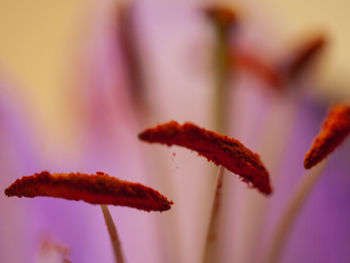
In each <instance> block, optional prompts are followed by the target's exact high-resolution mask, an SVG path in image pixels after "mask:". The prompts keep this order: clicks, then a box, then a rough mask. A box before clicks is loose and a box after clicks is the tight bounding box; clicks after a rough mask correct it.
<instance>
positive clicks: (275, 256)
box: [263, 161, 327, 263]
mask: <svg viewBox="0 0 350 263" xmlns="http://www.w3.org/2000/svg"><path fill="white" fill-rule="evenodd" d="M326 163H327V161H323V162H322V163H321V164H319V165H317V166H316V167H315V168H313V169H312V170H311V171H310V172H309V173H307V174H306V175H304V177H303V179H302V181H301V182H300V184H299V186H298V187H297V190H296V192H295V193H294V195H293V196H292V197H291V199H290V201H289V203H288V205H287V207H286V209H285V210H284V212H283V213H282V217H281V218H280V220H279V222H278V223H277V227H276V231H275V234H274V236H273V237H272V239H271V243H270V245H269V246H268V251H267V255H266V258H265V260H264V261H263V262H264V263H277V262H278V261H279V259H280V255H281V252H282V250H283V248H284V246H285V244H286V241H287V238H288V234H289V233H290V231H291V230H292V227H293V224H294V222H295V220H296V218H297V216H298V215H299V213H300V211H301V209H302V207H303V205H304V204H305V201H306V199H307V198H308V196H309V195H310V193H311V192H312V189H313V187H314V185H315V184H316V182H317V180H318V178H320V175H321V174H322V171H323V169H324V167H325V166H326Z"/></svg>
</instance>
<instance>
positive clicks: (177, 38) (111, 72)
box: [0, 0, 350, 263]
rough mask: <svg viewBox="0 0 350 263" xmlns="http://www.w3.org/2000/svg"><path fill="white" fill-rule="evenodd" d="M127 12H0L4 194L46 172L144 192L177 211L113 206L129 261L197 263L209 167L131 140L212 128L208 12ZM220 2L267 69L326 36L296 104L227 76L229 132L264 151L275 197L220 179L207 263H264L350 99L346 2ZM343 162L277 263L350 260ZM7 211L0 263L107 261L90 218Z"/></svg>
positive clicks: (69, 4)
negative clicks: (156, 129)
mask: <svg viewBox="0 0 350 263" xmlns="http://www.w3.org/2000/svg"><path fill="white" fill-rule="evenodd" d="M127 3H130V2H126V1H123V2H121V1H112V0H101V1H95V0H76V1H67V0H61V1H43V0H32V1H20V0H16V1H14V0H0V146H1V147H0V189H2V190H4V189H5V188H6V187H7V186H8V185H10V184H11V183H12V182H13V181H14V180H15V179H17V178H19V177H22V176H24V175H30V174H33V173H35V172H39V171H42V170H49V171H51V172H70V171H80V172H86V173H94V172H96V171H104V172H106V173H109V174H110V175H112V176H115V177H118V178H121V179H126V180H129V181H136V182H141V183H144V184H146V185H149V186H151V187H153V188H156V189H157V190H159V191H160V192H161V193H163V194H165V195H166V196H168V197H169V198H170V199H172V200H174V202H175V205H174V206H173V208H172V209H171V210H170V211H169V212H165V213H145V212H142V211H136V210H133V209H130V208H122V207H110V210H111V212H112V215H113V218H114V219H115V223H116V225H117V228H118V230H119V233H120V238H121V241H122V245H123V248H124V251H125V254H126V259H127V261H128V262H170V263H171V262H184V263H186V262H191V263H192V262H201V257H202V253H203V249H204V240H205V237H206V228H207V225H208V220H209V213H210V208H211V204H212V201H213V195H214V189H215V181H216V177H215V176H214V174H215V168H214V167H213V165H212V164H210V163H207V162H206V160H205V159H204V158H200V157H198V156H197V154H195V153H193V152H190V151H188V150H186V149H182V148H178V147H173V148H167V147H165V146H160V145H148V144H145V143H142V142H140V141H139V140H138V139H137V134H138V132H140V131H141V130H142V129H143V128H145V127H149V126H153V125H155V124H157V123H161V122H166V121H169V120H171V119H174V120H177V121H179V122H184V121H192V122H194V123H196V124H198V125H200V126H203V127H207V128H213V127H214V121H213V115H212V112H213V110H214V109H213V107H214V99H213V98H214V96H215V88H214V86H213V78H214V76H213V74H214V73H213V72H214V70H213V64H212V56H213V46H214V42H215V34H214V33H213V27H212V25H210V23H209V21H208V20H207V19H206V17H205V16H204V15H203V8H204V7H205V6H207V5H208V4H213V2H209V1H199V0H198V1H194V0H192V1H156V0H154V1H151V0H139V1H133V2H132V7H131V11H132V12H131V15H130V13H129V16H127V19H126V20H122V19H121V17H122V13H121V8H122V7H123V6H125V4H127ZM215 3H217V2H215ZM225 4H226V5H228V6H231V7H232V8H234V9H235V10H237V13H238V14H239V22H238V30H237V32H235V41H234V43H233V45H234V47H233V49H234V50H238V52H239V51H240V50H244V51H246V52H250V53H251V54H254V55H257V56H260V57H262V58H264V59H265V60H266V61H268V62H271V63H273V62H275V61H279V60H283V59H284V58H285V57H288V55H289V52H290V51H291V50H292V49H293V47H294V46H295V45H297V44H298V43H300V42H303V40H305V39H306V38H307V37H308V36H310V35H313V34H315V33H317V34H319V33H321V34H324V35H325V36H326V37H327V47H326V50H325V52H324V53H322V54H321V55H322V57H320V58H319V61H317V62H318V63H317V65H315V67H314V68H313V69H312V70H310V72H309V71H308V72H307V74H305V76H303V77H302V78H301V80H299V81H298V82H297V83H293V84H291V85H289V86H288V90H289V92H286V93H280V92H276V90H274V89H273V88H271V87H270V85H269V84H267V83H266V82H264V81H263V80H262V79H261V78H260V77H259V76H256V74H254V72H250V71H249V70H248V71H247V70H244V69H236V70H233V73H232V80H231V81H230V95H229V97H230V103H229V107H228V110H229V114H230V119H229V120H230V122H229V127H230V129H229V131H228V135H230V136H233V137H235V138H238V139H239V140H241V141H242V142H243V143H244V144H245V145H246V146H248V147H249V148H251V149H252V150H254V151H256V152H258V153H259V154H260V155H261V158H262V160H263V161H264V163H265V164H266V166H267V167H268V169H269V170H270V172H271V176H272V184H273V187H274V190H275V192H274V194H273V195H272V196H271V197H269V198H266V197H264V196H261V195H259V193H257V192H256V191H255V190H254V189H249V188H248V187H247V186H246V184H244V183H242V182H240V180H239V178H238V177H237V176H236V175H233V174H231V173H227V174H226V176H225V184H224V188H223V189H224V190H223V191H224V194H223V199H224V201H223V204H222V209H221V213H220V216H219V220H220V229H219V233H218V237H217V243H218V246H217V253H216V258H217V259H216V261H215V262H238V263H245V262H247V263H248V262H259V260H260V259H261V258H262V256H263V255H264V252H265V251H266V243H267V241H268V240H269V238H270V237H271V233H272V232H273V229H274V226H275V224H276V221H277V219H278V217H279V215H280V214H281V212H282V211H283V207H284V206H285V205H286V202H287V201H288V198H289V197H290V196H291V194H292V193H293V191H294V190H295V188H296V187H297V185H298V182H299V181H300V179H301V178H302V176H304V171H303V166H302V164H303V157H304V153H305V152H306V151H307V150H308V148H309V146H310V145H311V142H312V140H313V138H314V136H315V135H316V134H317V132H318V130H319V127H320V125H321V123H322V120H323V118H324V116H325V114H326V112H327V109H328V108H329V106H330V105H332V104H333V103H336V102H340V101H344V100H347V99H349V97H350V88H349V82H350V79H349V75H348V72H350V53H349V52H348V50H347V49H348V46H349V45H350V36H349V34H348V31H347V30H348V26H349V24H350V18H349V16H348V14H347V10H349V8H350V2H348V1H345V0H343V1H337V2H334V1H331V0H322V1H316V0H310V1H307V2H305V1H301V0H298V1H292V0H286V1H276V0H269V1H265V2H263V3H262V2H260V1H256V0H249V1H241V0H240V1H234V2H233V1H232V2H231V1H226V2H225ZM128 19H129V20H128ZM126 36H129V37H130V36H131V40H129V41H131V42H128V41H126V40H125V38H126ZM130 46H132V50H133V52H134V53H133V55H134V56H135V57H134V60H132V59H130V55H128V52H130V50H129V49H128V47H129V48H130ZM130 61H131V62H130ZM135 61H136V62H135ZM349 152H350V143H349V141H348V142H345V143H344V145H342V146H341V147H340V148H339V149H338V150H337V151H336V152H335V153H334V154H333V156H332V157H331V160H330V162H329V164H328V166H327V168H326V169H325V171H324V174H323V175H322V177H321V179H320V181H319V182H318V184H317V185H316V186H315V189H314V190H313V191H312V194H311V195H310V198H309V199H308V200H307V202H306V203H305V205H304V207H303V210H302V212H301V214H300V216H299V217H298V218H297V222H296V224H295V225H294V227H293V231H292V232H291V235H290V236H289V238H288V240H287V243H286V247H285V248H284V250H283V254H282V257H281V262H287V263H289V262H320V263H326V262H339V263H340V262H341V263H343V262H344V263H345V262H349V261H350V250H349V247H350V226H349V224H348V222H349V221H350V212H349V208H348V203H349V201H350V178H349V175H350V166H349V163H348V156H349ZM0 207H1V214H0V262H13V263H17V262H62V260H61V259H60V255H59V254H60V253H57V250H55V249H51V250H50V249H49V252H47V251H46V250H43V245H42V244H43V243H44V244H45V242H47V240H49V242H52V243H54V244H59V245H62V246H65V247H67V248H69V250H70V255H69V258H70V259H71V261H72V262H74V263H80V262H113V254H112V250H111V246H110V243H109V237H108V234H107V231H106V228H105V224H104V220H103V216H102V213H101V211H100V208H99V207H98V206H93V205H89V204H86V203H83V202H70V201H66V200H58V199H52V198H36V199H25V198H23V199H18V198H7V197H5V195H4V194H2V195H0ZM45 251H46V252H45ZM50 251H51V252H50ZM45 253H46V254H45ZM47 253H51V254H50V255H49V256H48V254H47ZM56 254H57V255H56ZM60 260H61V261H60Z"/></svg>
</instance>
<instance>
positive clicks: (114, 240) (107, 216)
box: [101, 205, 125, 263]
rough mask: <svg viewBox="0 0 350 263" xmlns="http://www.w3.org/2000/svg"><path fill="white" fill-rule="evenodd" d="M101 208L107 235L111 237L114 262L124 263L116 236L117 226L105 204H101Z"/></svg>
mask: <svg viewBox="0 0 350 263" xmlns="http://www.w3.org/2000/svg"><path fill="white" fill-rule="evenodd" d="M101 209H102V213H103V217H104V219H105V222H106V225H107V229H108V233H109V236H110V238H111V242H112V246H113V252H114V256H115V262H116V263H124V262H125V260H124V256H123V252H122V248H121V244H120V240H119V237H118V232H117V228H116V227H115V224H114V222H113V219H112V216H111V213H110V212H109V209H108V207H107V205H101Z"/></svg>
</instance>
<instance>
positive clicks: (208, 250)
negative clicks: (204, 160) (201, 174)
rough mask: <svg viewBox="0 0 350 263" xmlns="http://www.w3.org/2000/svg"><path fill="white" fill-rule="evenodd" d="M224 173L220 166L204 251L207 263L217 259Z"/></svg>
mask: <svg viewBox="0 0 350 263" xmlns="http://www.w3.org/2000/svg"><path fill="white" fill-rule="evenodd" d="M224 171H225V168H224V167H222V166H220V167H219V169H218V175H217V177H218V179H217V184H216V191H215V198H214V203H213V207H212V211H211V217H210V222H209V227H208V233H207V239H206V244H205V250H204V262H205V263H210V262H214V261H215V260H214V258H215V256H214V255H215V249H214V243H215V240H216V232H217V227H218V219H217V218H218V215H219V208H220V203H221V189H222V183H223V179H224ZM213 260H214V261H213Z"/></svg>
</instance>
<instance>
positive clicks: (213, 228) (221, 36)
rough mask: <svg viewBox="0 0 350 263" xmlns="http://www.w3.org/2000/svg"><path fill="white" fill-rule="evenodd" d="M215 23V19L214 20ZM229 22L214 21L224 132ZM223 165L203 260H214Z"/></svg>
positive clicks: (219, 118)
mask: <svg viewBox="0 0 350 263" xmlns="http://www.w3.org/2000/svg"><path fill="white" fill-rule="evenodd" d="M214 23H215V21H214ZM229 29H230V24H222V23H220V22H219V21H218V22H217V23H215V30H216V39H217V40H216V49H215V82H216V84H215V86H216V87H215V88H216V89H215V91H216V94H215V105H214V106H215V114H214V118H215V126H216V130H217V131H218V132H221V133H224V132H225V130H226V129H227V127H226V126H227V100H228V82H229V77H230V74H229V72H230V53H229ZM224 170H225V169H224V167H222V166H219V168H218V172H217V183H216V190H215V198H214V202H213V207H212V210H211V214H210V219H209V226H208V232H207V238H206V243H205V247H204V255H203V262H205V263H209V262H215V261H216V260H215V239H216V238H215V237H216V232H217V228H218V215H219V208H220V204H221V192H222V191H221V190H222V185H223V180H224Z"/></svg>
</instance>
